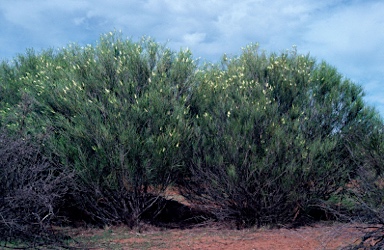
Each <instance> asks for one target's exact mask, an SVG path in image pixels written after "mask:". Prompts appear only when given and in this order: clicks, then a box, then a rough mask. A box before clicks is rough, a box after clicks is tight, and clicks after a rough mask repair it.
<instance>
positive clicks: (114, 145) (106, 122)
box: [32, 34, 196, 225]
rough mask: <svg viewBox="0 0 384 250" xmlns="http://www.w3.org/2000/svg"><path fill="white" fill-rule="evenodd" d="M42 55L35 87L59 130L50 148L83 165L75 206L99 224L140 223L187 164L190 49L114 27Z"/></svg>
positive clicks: (79, 168) (66, 162) (66, 160)
mask: <svg viewBox="0 0 384 250" xmlns="http://www.w3.org/2000/svg"><path fill="white" fill-rule="evenodd" d="M41 61H42V64H43V65H46V67H44V68H43V69H42V70H41V71H39V72H38V73H37V75H38V78H37V79H35V81H36V82H38V84H37V85H38V86H40V87H38V86H37V87H35V88H34V90H32V91H34V92H35V96H36V98H37V101H38V103H40V104H41V105H42V109H43V110H44V114H43V116H42V119H46V117H49V120H50V122H51V126H52V128H53V130H54V136H53V138H52V140H51V143H50V144H49V148H50V149H51V150H52V152H53V153H54V154H55V155H58V156H59V158H60V159H61V163H62V164H64V165H66V166H69V167H70V168H71V169H74V170H75V172H76V185H77V186H76V189H75V190H74V192H75V194H74V195H73V200H74V202H75V203H76V204H77V205H76V207H78V208H80V210H81V211H83V213H84V214H85V215H87V217H88V218H89V221H93V222H94V223H97V224H101V225H103V224H115V223H122V222H123V223H127V224H129V225H135V224H137V223H138V221H139V220H140V218H141V215H142V214H143V213H144V212H145V211H146V210H148V209H149V208H150V207H151V206H152V205H154V204H155V203H157V202H160V201H162V199H159V194H161V193H162V192H163V191H164V190H165V189H166V188H167V187H168V186H169V185H170V184H172V183H173V182H174V180H175V178H176V175H178V173H179V171H180V169H181V168H182V166H183V162H182V160H183V153H184V152H183V151H182V150H183V147H181V144H182V143H183V142H184V141H185V139H184V138H185V135H186V134H187V131H188V127H187V126H186V122H185V121H184V113H185V112H186V111H185V106H184V103H185V100H186V99H188V95H189V94H188V91H189V86H190V85H191V83H192V82H193V75H194V71H195V68H196V66H195V63H194V62H193V60H192V58H191V54H190V52H189V51H180V52H179V53H174V52H172V51H170V50H169V49H166V48H164V47H163V46H161V45H159V44H157V43H155V42H154V41H153V40H151V39H143V40H142V41H141V42H137V43H134V42H132V41H130V40H126V41H124V40H122V39H121V37H120V36H119V35H118V34H108V35H106V36H103V37H101V39H100V43H99V44H98V45H97V46H96V47H92V46H87V47H85V48H81V47H79V46H76V45H71V46H70V47H68V48H67V49H63V51H60V52H58V54H55V55H48V56H47V55H46V54H43V55H42V56H41ZM157 206H158V207H161V206H159V204H157Z"/></svg>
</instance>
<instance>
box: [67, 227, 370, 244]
mask: <svg viewBox="0 0 384 250" xmlns="http://www.w3.org/2000/svg"><path fill="white" fill-rule="evenodd" d="M71 234H72V236H73V237H74V239H76V240H77V241H78V244H75V243H74V245H76V246H77V247H80V248H82V249H167V250H175V249H182V250H188V249H196V250H197V249H205V250H218V249H228V250H232V249H235V250H252V249H254V250H267V249H278V250H288V249H292V250H293V249H306V250H311V249H313V250H315V249H316V250H322V249H324V250H328V249H329V250H331V249H341V248H342V247H345V246H347V245H350V244H353V245H356V244H358V243H359V242H360V238H361V237H362V236H363V234H364V230H363V229H360V226H359V225H356V224H342V223H333V224H330V223H318V224H316V225H314V226H306V227H301V228H298V229H267V228H259V229H255V228H253V229H243V230H230V229H225V228H222V227H221V226H219V225H216V226H215V225H210V226H205V227H200V228H192V229H185V230H181V229H166V230H164V229H159V228H154V227H150V228H146V229H144V230H143V231H142V232H141V233H139V232H138V231H137V230H131V229H129V228H127V227H123V226H121V227H110V228H105V229H71Z"/></svg>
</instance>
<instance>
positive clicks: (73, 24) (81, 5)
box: [0, 0, 384, 117]
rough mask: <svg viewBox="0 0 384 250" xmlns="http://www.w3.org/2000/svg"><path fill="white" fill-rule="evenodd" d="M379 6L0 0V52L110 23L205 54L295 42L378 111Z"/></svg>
mask: <svg viewBox="0 0 384 250" xmlns="http://www.w3.org/2000/svg"><path fill="white" fill-rule="evenodd" d="M383 13H384V1H382V0H237V1H233V0H108V1H106V0H66V1H63V0H1V1H0V60H7V61H11V60H12V59H13V58H15V57H16V56H17V55H18V54H23V53H25V52H26V49H27V48H34V49H35V50H37V51H40V50H42V49H49V48H61V47H65V46H67V45H68V44H70V43H77V44H79V45H86V44H96V42H97V41H98V39H99V37H100V35H102V34H105V33H108V32H110V31H121V32H122V34H123V36H124V37H127V38H129V39H132V40H134V41H135V40H139V39H140V38H141V37H142V36H150V37H152V38H154V39H155V40H156V41H157V42H159V43H166V44H167V46H168V47H170V48H171V49H173V50H175V51H178V50H180V49H185V48H189V49H190V50H191V51H192V53H193V56H194V57H195V58H201V59H202V60H204V61H208V62H215V61H218V60H219V59H220V58H221V57H222V55H223V54H224V53H225V54H227V55H232V56H236V55H240V54H241V48H242V47H245V46H247V45H249V44H251V43H258V44H259V46H260V49H261V50H265V51H266V52H276V53H280V52H283V51H286V50H290V49H292V47H293V46H296V47H297V51H298V52H299V53H301V54H308V53H309V54H310V55H311V56H312V57H314V58H315V59H316V60H317V61H318V62H321V61H326V62H327V63H329V64H330V65H332V66H334V67H336V68H337V70H338V71H339V72H340V73H341V74H342V75H343V76H344V77H346V78H348V79H350V80H352V81H353V82H354V83H356V84H358V85H360V86H362V87H363V89H364V92H365V99H364V100H365V101H366V103H367V104H368V105H370V106H374V107H375V108H376V109H377V110H378V111H379V112H380V114H381V116H382V117H384V15H383Z"/></svg>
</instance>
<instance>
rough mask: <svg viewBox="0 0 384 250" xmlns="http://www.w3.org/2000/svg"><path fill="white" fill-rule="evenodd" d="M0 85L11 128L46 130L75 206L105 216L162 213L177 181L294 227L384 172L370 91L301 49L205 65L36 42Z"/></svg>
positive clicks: (158, 53) (219, 210) (204, 197)
mask: <svg viewBox="0 0 384 250" xmlns="http://www.w3.org/2000/svg"><path fill="white" fill-rule="evenodd" d="M0 81H1V84H0V127H1V128H5V129H7V133H9V134H12V135H13V136H16V137H18V138H19V139H20V138H21V139H26V138H41V137H44V143H42V144H41V148H42V149H43V150H42V152H44V154H45V155H44V157H46V158H47V159H49V160H50V161H52V162H54V163H56V164H57V165H58V166H65V168H66V169H70V170H71V171H73V172H74V174H75V175H74V182H73V185H71V187H70V188H69V189H68V192H66V196H65V200H66V206H65V207H62V210H66V211H67V213H64V214H65V215H67V216H71V213H74V211H76V213H79V214H80V215H81V217H82V218H84V219H85V220H86V221H87V222H92V223H97V224H99V225H104V224H113V223H127V224H129V225H135V224H137V223H138V222H139V220H141V219H146V218H150V217H151V219H156V216H157V215H158V214H159V212H160V210H161V209H162V208H163V203H164V202H165V199H164V198H162V197H161V195H162V194H163V193H164V191H165V189H166V188H167V187H168V186H170V185H175V184H178V186H179V187H180V189H181V190H182V192H183V194H184V195H185V196H186V197H187V198H189V199H190V200H192V201H194V202H201V203H202V204H204V205H205V206H206V208H207V209H209V210H210V211H213V212H214V214H215V215H216V217H217V218H218V219H220V220H227V219H231V220H232V219H234V220H236V221H237V222H238V225H239V227H240V226H248V225H254V224H257V225H261V224H279V223H292V222H297V221H300V220H301V219H303V218H307V217H310V216H314V214H313V213H314V211H319V210H325V209H331V206H333V205H334V204H336V203H337V202H335V200H337V198H338V197H339V195H340V194H341V193H342V192H344V191H345V192H346V190H347V189H346V188H345V184H346V183H348V182H350V181H351V180H356V179H358V178H359V175H362V174H361V173H362V172H361V171H362V169H364V171H365V172H364V173H370V172H372V171H373V172H374V173H375V176H376V177H377V176H380V175H381V174H382V161H381V155H382V152H383V147H382V146H383V144H382V129H380V127H381V126H382V120H381V118H380V117H378V115H377V113H376V112H375V111H373V110H371V109H369V108H366V107H365V105H364V103H363V100H362V96H363V94H362V89H361V88H360V87H359V86H357V85H355V84H353V83H351V82H350V81H349V80H347V79H344V78H343V77H342V76H341V75H340V74H339V73H338V72H337V70H336V69H335V68H333V67H331V66H330V65H328V64H326V63H324V62H321V63H316V62H315V60H314V59H313V58H311V57H309V56H303V55H298V54H297V53H296V51H295V50H292V51H287V52H284V53H281V54H270V55H267V54H266V53H261V52H259V51H258V47H257V46H256V45H250V46H247V47H246V48H244V50H243V53H242V54H241V55H240V56H238V57H233V58H227V57H226V56H224V57H223V59H222V61H221V62H220V63H219V64H204V65H200V66H199V65H198V64H197V63H196V61H194V59H193V57H192V54H191V53H190V51H188V50H185V51H180V52H173V51H171V50H169V49H168V48H166V47H164V46H162V45H160V44H158V43H156V42H154V41H153V40H151V39H147V38H143V39H142V40H141V41H139V42H133V41H131V40H125V39H122V37H121V35H120V34H116V33H110V34H107V35H103V36H102V37H101V38H100V40H99V42H98V43H97V44H96V45H95V46H91V45H88V46H85V47H80V46H78V45H76V44H71V45H69V46H67V47H65V48H63V49H60V50H46V51H42V52H40V53H36V52H34V51H33V50H28V51H27V53H26V54H25V55H19V56H18V57H16V58H15V60H14V61H12V62H11V63H7V62H2V63H1V65H0ZM360 141H361V142H362V143H357V142H360ZM343 195H345V194H344V193H343Z"/></svg>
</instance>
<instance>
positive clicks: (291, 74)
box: [182, 46, 365, 226]
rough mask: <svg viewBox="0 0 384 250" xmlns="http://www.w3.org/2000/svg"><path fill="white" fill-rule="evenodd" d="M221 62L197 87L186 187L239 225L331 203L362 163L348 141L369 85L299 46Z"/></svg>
mask: <svg viewBox="0 0 384 250" xmlns="http://www.w3.org/2000/svg"><path fill="white" fill-rule="evenodd" d="M221 65H222V66H221V67H220V66H219V65H211V66H208V67H206V69H205V70H204V71H203V72H202V73H201V74H200V77H199V78H198V84H197V85H196V87H195V88H194V89H193V91H192V98H191V102H190V113H189V115H190V118H189V120H190V121H191V123H192V124H191V126H192V130H193V134H192V135H191V138H190V139H189V141H190V142H191V143H190V146H191V148H190V151H189V152H190V157H189V159H190V160H189V162H188V167H187V169H188V170H189V175H188V177H186V178H185V179H184V180H185V181H184V182H183V184H182V185H183V187H184V188H185V190H184V192H185V195H186V196H187V197H189V198H190V199H192V200H195V201H200V202H202V203H204V204H207V203H208V204H210V205H211V207H212V208H213V209H214V210H215V211H216V215H217V216H218V218H220V219H222V220H226V219H235V220H237V221H238V224H239V226H248V225H254V224H257V225H261V224H280V223H283V224H286V223H292V222H296V221H298V220H299V219H300V218H303V217H306V216H309V215H311V211H314V210H318V209H324V208H323V207H324V202H325V201H327V200H328V199H329V198H330V196H331V195H332V194H333V193H334V192H336V191H337V190H338V189H340V188H341V187H343V185H344V184H345V183H346V182H347V181H348V180H349V177H350V176H351V175H353V174H354V173H355V172H356V169H357V167H358V164H356V163H355V162H354V160H353V158H352V156H351V154H350V152H349V151H348V150H347V149H346V147H345V145H346V138H348V135H350V134H351V133H354V131H355V129H356V127H357V126H360V124H359V125H357V123H356V120H357V119H364V118H365V117H364V118H362V116H363V114H364V113H363V111H364V107H363V103H362V99H361V98H362V91H361V88H360V87H358V86H356V85H354V84H351V83H350V82H349V81H348V80H343V79H342V77H341V75H340V74H339V73H337V71H336V70H335V69H334V68H332V67H330V66H329V65H327V64H325V63H320V64H316V63H315V61H314V60H313V59H311V58H310V57H308V56H302V55H297V54H296V52H295V51H293V52H291V53H288V52H287V53H282V54H281V55H279V56H277V55H275V54H272V55H270V56H267V55H266V54H265V53H259V52H258V49H257V46H248V47H247V48H245V49H244V51H243V54H242V55H241V56H240V57H235V58H232V59H227V58H225V60H224V61H223V62H222V64H221Z"/></svg>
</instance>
